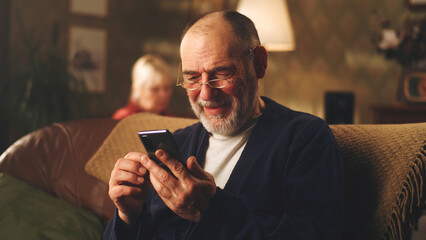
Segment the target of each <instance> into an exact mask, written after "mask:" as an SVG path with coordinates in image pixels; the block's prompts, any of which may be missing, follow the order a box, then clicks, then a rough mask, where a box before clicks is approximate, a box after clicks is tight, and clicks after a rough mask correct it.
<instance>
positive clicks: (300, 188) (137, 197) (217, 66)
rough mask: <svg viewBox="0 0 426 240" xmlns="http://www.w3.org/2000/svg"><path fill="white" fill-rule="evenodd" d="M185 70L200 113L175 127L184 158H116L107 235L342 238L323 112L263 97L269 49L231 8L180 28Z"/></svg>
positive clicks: (338, 167)
mask: <svg viewBox="0 0 426 240" xmlns="http://www.w3.org/2000/svg"><path fill="white" fill-rule="evenodd" d="M180 52H181V60H182V70H181V71H182V72H181V73H182V76H181V81H180V85H181V86H182V87H184V88H186V89H187V93H188V97H189V101H190V103H191V105H192V108H193V110H194V112H195V114H196V115H197V117H198V118H199V119H200V122H199V123H197V124H194V125H192V126H190V127H187V128H185V129H182V130H178V131H176V132H175V133H174V137H175V139H176V141H177V143H178V145H179V147H180V151H181V153H182V155H183V157H184V158H185V159H187V162H186V166H182V165H181V164H180V163H179V162H178V161H176V160H175V159H172V158H171V157H169V155H168V154H167V153H166V152H164V151H162V150H158V151H157V152H156V156H157V158H159V159H160V160H161V161H162V162H163V163H164V164H165V165H166V166H168V168H170V169H171V172H172V173H173V175H174V176H173V175H171V174H169V173H168V172H167V171H166V170H164V169H163V168H161V167H160V166H158V165H157V164H156V163H155V162H153V161H152V160H151V159H149V158H148V157H147V156H146V155H144V154H142V153H135V152H132V153H129V154H127V155H126V156H125V157H124V158H122V159H119V160H118V161H117V163H116V165H115V168H114V170H113V172H112V174H111V179H110V183H109V185H110V191H109V194H110V197H111V199H112V200H113V202H114V203H115V205H116V207H117V211H116V213H115V215H114V217H113V219H112V220H111V222H110V224H109V225H108V227H107V229H106V231H105V239H327V240H330V239H341V238H342V231H343V170H342V160H341V156H340V152H339V150H338V146H337V144H336V141H335V139H334V137H333V135H332V133H331V131H330V129H329V127H328V126H327V124H326V123H325V122H324V121H323V120H321V119H320V118H317V117H314V116H312V115H309V114H306V113H301V112H296V111H293V110H290V109H288V108H286V107H284V106H281V105H279V104H277V103H276V102H274V101H272V100H270V99H268V98H264V97H262V98H261V97H259V96H258V94H257V86H258V79H260V78H262V77H263V76H264V74H265V70H266V66H267V54H266V51H265V49H264V48H263V47H262V46H260V42H259V38H258V36H257V31H256V29H255V27H254V24H253V23H252V21H251V20H250V19H248V18H247V17H245V16H244V15H241V14H239V13H237V12H234V11H225V12H215V13H210V14H206V15H202V16H200V17H199V18H197V19H196V20H195V21H193V22H192V23H190V24H189V25H188V26H187V28H186V29H185V31H184V33H183V37H182V42H181V46H180Z"/></svg>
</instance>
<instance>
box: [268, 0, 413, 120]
mask: <svg viewBox="0 0 426 240" xmlns="http://www.w3.org/2000/svg"><path fill="white" fill-rule="evenodd" d="M287 2H288V7H289V11H290V13H291V19H292V22H293V26H294V31H295V37H296V50H295V51H293V52H287V53H270V59H271V61H270V65H269V72H268V75H267V76H266V77H265V79H264V84H265V94H266V95H267V96H270V97H272V98H273V99H275V100H277V101H278V102H280V103H282V104H285V105H287V106H289V107H291V108H294V109H298V110H301V111H306V112H310V113H313V114H315V115H318V116H321V117H324V93H325V91H352V92H354V93H355V116H354V121H355V123H371V122H372V112H371V106H372V105H374V104H388V103H392V102H393V101H394V93H395V87H396V83H397V78H398V74H399V73H400V71H401V68H400V67H399V65H398V64H396V63H395V62H393V61H389V60H387V59H385V58H384V56H383V54H379V53H378V52H377V51H376V48H375V45H374V44H373V43H372V39H373V37H374V34H375V33H377V31H378V26H379V24H378V23H379V22H380V20H383V19H389V20H390V21H391V24H392V26H393V27H395V28H401V27H402V23H403V20H404V18H405V17H407V16H412V15H416V14H413V13H412V12H410V11H409V10H408V9H407V8H406V7H405V5H404V1H403V0H378V1H369V0H354V1H340V0H323V1H317V0H315V1H312V0H287ZM417 15H418V14H417Z"/></svg>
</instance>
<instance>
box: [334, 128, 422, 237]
mask: <svg viewBox="0 0 426 240" xmlns="http://www.w3.org/2000/svg"><path fill="white" fill-rule="evenodd" d="M331 128H332V130H333V132H334V134H335V136H336V139H337V141H338V144H339V146H340V148H341V151H342V154H343V159H344V169H345V172H344V174H345V199H346V200H345V209H346V213H345V233H346V234H347V238H346V239H362V240H368V239H375V240H376V239H409V238H408V237H409V234H410V233H411V228H412V227H413V226H414V224H415V223H416V221H417V219H418V217H419V214H420V212H421V208H422V207H423V199H424V178H425V161H426V153H425V144H426V123H419V124H398V125H334V126H331Z"/></svg>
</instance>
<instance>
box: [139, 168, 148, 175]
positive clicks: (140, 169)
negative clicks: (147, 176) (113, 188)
mask: <svg viewBox="0 0 426 240" xmlns="http://www.w3.org/2000/svg"><path fill="white" fill-rule="evenodd" d="M138 170H139V172H140V173H142V174H144V173H145V171H146V169H145V168H143V167H140V168H139V169H138Z"/></svg>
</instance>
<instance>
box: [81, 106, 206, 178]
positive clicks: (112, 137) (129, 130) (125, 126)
mask: <svg viewBox="0 0 426 240" xmlns="http://www.w3.org/2000/svg"><path fill="white" fill-rule="evenodd" d="M197 121H198V119H193V118H178V117H167V116H160V115H155V114H151V113H137V114H133V115H131V116H129V117H127V118H125V119H123V120H121V121H120V122H119V123H118V124H117V125H116V126H115V127H114V129H113V130H112V131H111V133H110V134H109V135H108V137H107V138H106V139H105V140H104V142H103V143H102V145H101V146H100V147H99V149H98V151H96V153H95V154H94V155H93V156H92V157H91V158H90V160H89V161H88V162H87V164H86V167H85V169H86V172H87V173H88V174H90V175H92V176H94V177H95V178H97V179H99V180H101V181H103V182H105V183H108V181H109V178H110V175H111V171H112V169H113V168H114V165H115V162H116V161H117V160H118V159H119V158H121V157H124V156H125V155H126V154H127V153H128V152H145V153H146V151H145V148H144V147H143V145H142V143H141V142H140V140H139V136H138V131H141V130H154V129H169V130H170V131H171V132H174V131H175V130H177V129H180V128H184V127H186V126H189V125H192V124H194V123H196V122H197Z"/></svg>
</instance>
